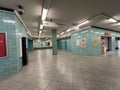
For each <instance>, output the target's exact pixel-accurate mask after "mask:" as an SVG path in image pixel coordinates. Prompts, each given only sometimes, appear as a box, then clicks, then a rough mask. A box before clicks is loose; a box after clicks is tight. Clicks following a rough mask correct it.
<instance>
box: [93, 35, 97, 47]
mask: <svg viewBox="0 0 120 90" xmlns="http://www.w3.org/2000/svg"><path fill="white" fill-rule="evenodd" d="M93 47H95V48H96V47H98V38H96V37H94V38H93Z"/></svg>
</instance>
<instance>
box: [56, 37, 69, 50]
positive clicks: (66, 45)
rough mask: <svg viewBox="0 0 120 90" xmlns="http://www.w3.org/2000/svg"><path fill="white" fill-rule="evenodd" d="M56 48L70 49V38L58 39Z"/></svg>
mask: <svg viewBox="0 0 120 90" xmlns="http://www.w3.org/2000/svg"><path fill="white" fill-rule="evenodd" d="M58 49H63V50H69V51H70V50H71V39H70V38H67V39H63V40H59V41H58Z"/></svg>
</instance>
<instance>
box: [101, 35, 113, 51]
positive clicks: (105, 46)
mask: <svg viewBox="0 0 120 90" xmlns="http://www.w3.org/2000/svg"><path fill="white" fill-rule="evenodd" d="M111 50H112V48H111V37H107V36H101V52H102V53H105V52H108V51H111Z"/></svg>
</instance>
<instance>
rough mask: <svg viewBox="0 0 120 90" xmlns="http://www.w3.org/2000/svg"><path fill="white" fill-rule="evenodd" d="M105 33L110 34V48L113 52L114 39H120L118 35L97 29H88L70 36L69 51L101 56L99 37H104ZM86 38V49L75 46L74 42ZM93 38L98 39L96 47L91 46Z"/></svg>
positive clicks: (119, 34)
mask: <svg viewBox="0 0 120 90" xmlns="http://www.w3.org/2000/svg"><path fill="white" fill-rule="evenodd" d="M105 32H111V43H112V44H111V48H112V51H115V37H120V33H117V32H113V31H108V30H104V29H98V28H89V29H86V30H82V31H79V32H77V33H74V34H72V35H71V50H72V51H73V52H75V53H80V54H83V55H100V54H101V36H105ZM81 38H86V48H81V46H80V45H77V43H76V40H77V39H81ZM93 38H98V46H97V47H94V46H93Z"/></svg>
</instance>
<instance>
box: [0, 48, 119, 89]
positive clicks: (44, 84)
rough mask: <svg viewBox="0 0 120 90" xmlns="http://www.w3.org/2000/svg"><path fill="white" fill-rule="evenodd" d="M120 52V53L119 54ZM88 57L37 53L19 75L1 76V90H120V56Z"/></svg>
mask: <svg viewBox="0 0 120 90" xmlns="http://www.w3.org/2000/svg"><path fill="white" fill-rule="evenodd" d="M119 53H120V52H119ZM119 53H118V52H115V53H111V54H108V55H100V56H84V55H78V54H74V53H71V52H68V51H62V50H61V51H59V55H56V56H53V55H52V51H51V50H50V49H49V50H36V51H33V52H30V53H29V64H28V66H25V67H24V68H23V69H22V70H21V71H20V72H19V73H17V74H14V75H10V76H7V77H0V90H120V54H119Z"/></svg>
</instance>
